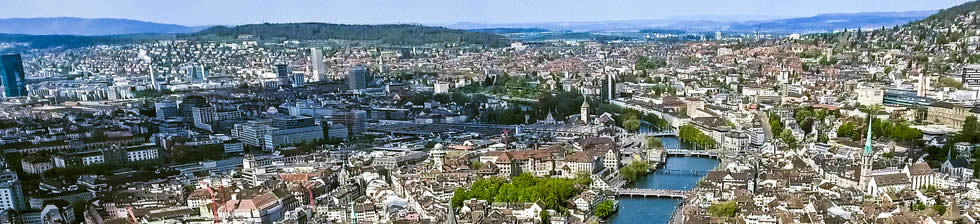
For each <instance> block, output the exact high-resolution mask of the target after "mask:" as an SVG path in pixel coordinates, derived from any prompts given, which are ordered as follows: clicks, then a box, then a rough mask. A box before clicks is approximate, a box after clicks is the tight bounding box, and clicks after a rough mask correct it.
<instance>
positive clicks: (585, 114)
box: [580, 99, 589, 124]
mask: <svg viewBox="0 0 980 224" xmlns="http://www.w3.org/2000/svg"><path fill="white" fill-rule="evenodd" d="M580 118H581V119H582V123H585V124H589V99H583V100H582V117H580Z"/></svg>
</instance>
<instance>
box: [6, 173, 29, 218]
mask: <svg viewBox="0 0 980 224" xmlns="http://www.w3.org/2000/svg"><path fill="white" fill-rule="evenodd" d="M24 209H27V208H26V207H25V205H24V190H23V188H22V187H21V183H20V179H19V178H17V173H15V172H13V171H11V170H4V171H0V211H2V210H14V211H21V210H24Z"/></svg>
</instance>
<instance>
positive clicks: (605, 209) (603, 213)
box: [595, 200, 616, 219]
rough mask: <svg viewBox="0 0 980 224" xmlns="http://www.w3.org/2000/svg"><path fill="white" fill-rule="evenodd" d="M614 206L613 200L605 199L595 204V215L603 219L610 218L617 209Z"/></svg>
mask: <svg viewBox="0 0 980 224" xmlns="http://www.w3.org/2000/svg"><path fill="white" fill-rule="evenodd" d="M613 206H614V205H613V202H612V201H610V200H605V201H602V202H600V203H599V204H598V205H596V206H595V216H597V217H599V218H603V219H605V218H608V217H609V216H611V215H612V214H613V212H615V211H616V209H615V208H613Z"/></svg>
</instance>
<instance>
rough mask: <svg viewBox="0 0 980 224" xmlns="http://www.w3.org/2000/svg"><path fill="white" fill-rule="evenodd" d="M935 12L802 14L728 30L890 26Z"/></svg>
mask: <svg viewBox="0 0 980 224" xmlns="http://www.w3.org/2000/svg"><path fill="white" fill-rule="evenodd" d="M935 12H936V11H934V10H928V11H911V12H869V13H835V14H821V15H816V16H811V17H802V18H791V19H778V20H770V21H754V22H743V23H737V24H733V25H732V26H730V27H729V28H728V30H729V31H736V32H754V31H759V32H768V33H813V32H827V31H834V30H842V29H857V28H881V27H889V28H890V27H894V26H898V25H903V24H906V23H909V22H912V21H916V20H920V19H923V18H926V17H928V16H929V15H932V14H933V13H935Z"/></svg>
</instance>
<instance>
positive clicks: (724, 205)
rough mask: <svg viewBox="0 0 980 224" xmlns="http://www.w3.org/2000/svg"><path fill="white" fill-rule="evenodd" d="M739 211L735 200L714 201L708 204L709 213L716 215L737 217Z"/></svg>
mask: <svg viewBox="0 0 980 224" xmlns="http://www.w3.org/2000/svg"><path fill="white" fill-rule="evenodd" d="M735 212H738V204H736V203H735V201H728V202H721V203H714V204H712V205H711V206H708V214H711V216H714V217H735Z"/></svg>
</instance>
